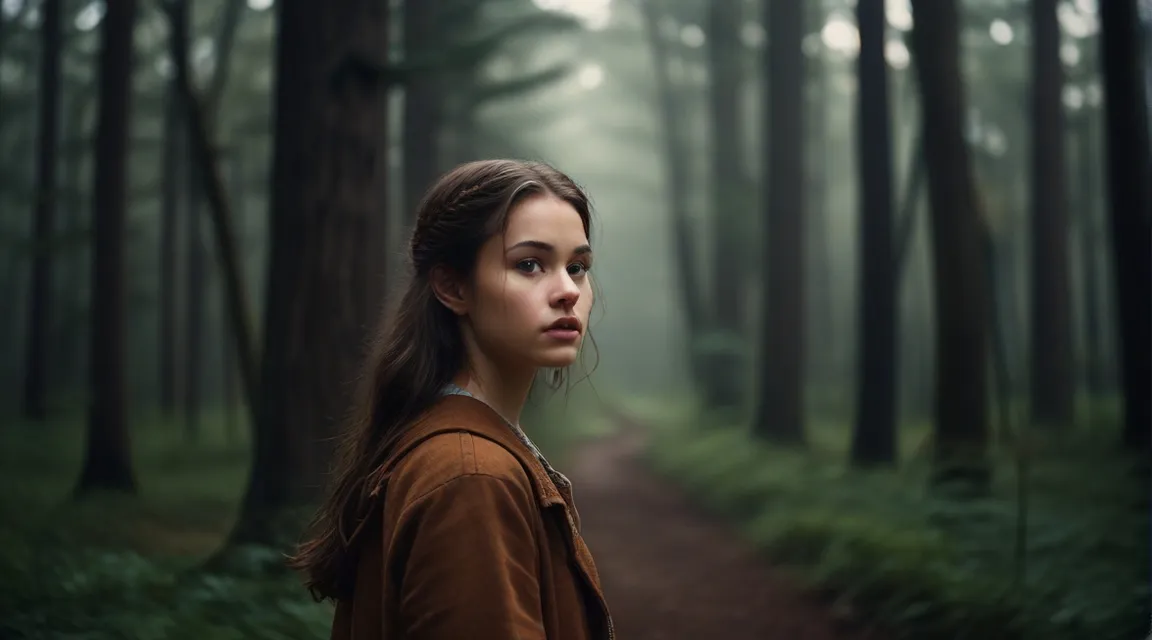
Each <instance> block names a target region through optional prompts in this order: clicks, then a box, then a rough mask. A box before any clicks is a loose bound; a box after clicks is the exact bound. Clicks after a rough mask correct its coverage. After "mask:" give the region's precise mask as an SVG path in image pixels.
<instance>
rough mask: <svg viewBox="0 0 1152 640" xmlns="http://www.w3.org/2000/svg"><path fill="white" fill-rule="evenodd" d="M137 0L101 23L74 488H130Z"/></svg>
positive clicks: (115, 7) (113, 6)
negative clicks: (85, 385) (85, 363)
mask: <svg viewBox="0 0 1152 640" xmlns="http://www.w3.org/2000/svg"><path fill="white" fill-rule="evenodd" d="M135 22H136V2H135V0H120V1H119V2H110V3H108V7H107V10H106V13H105V14H104V19H103V22H102V23H101V25H100V40H101V44H100V67H99V74H100V106H99V109H100V112H99V117H98V118H99V119H98V121H97V125H96V158H95V161H94V162H93V166H94V171H93V180H92V182H93V185H92V189H93V214H94V215H93V218H94V220H93V225H92V230H93V251H92V287H91V300H92V302H91V305H90V306H91V317H92V335H91V349H92V351H91V359H90V361H89V367H90V377H89V384H90V386H91V399H90V402H91V405H90V409H89V413H88V433H87V442H86V447H85V454H84V464H83V467H82V470H81V472H80V478H79V481H78V484H77V487H76V491H77V492H78V493H80V492H84V491H87V490H91V489H115V490H122V491H135V489H136V479H135V475H134V474H133V471H132V459H131V452H130V446H129V436H128V418H127V415H126V411H125V409H126V407H125V405H126V401H125V400H126V399H125V387H124V378H125V375H124V365H125V353H124V351H125V346H124V316H125V296H124V289H125V277H124V275H125V274H124V235H125V217H126V216H125V209H126V204H127V203H126V197H125V195H126V192H127V182H128V176H127V169H128V139H129V123H130V122H131V118H130V112H129V110H130V107H131V93H132V92H131V88H132V58H133V55H132V31H133V27H134V25H135Z"/></svg>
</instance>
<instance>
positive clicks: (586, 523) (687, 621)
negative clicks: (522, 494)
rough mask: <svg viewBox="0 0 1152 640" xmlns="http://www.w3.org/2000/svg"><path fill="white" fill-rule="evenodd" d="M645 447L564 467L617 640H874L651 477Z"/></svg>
mask: <svg viewBox="0 0 1152 640" xmlns="http://www.w3.org/2000/svg"><path fill="white" fill-rule="evenodd" d="M643 438H644V436H643V433H642V432H640V431H638V430H635V429H629V430H628V431H627V432H626V433H623V434H618V435H614V436H612V437H609V438H605V439H602V440H597V441H594V442H590V443H587V444H585V445H584V446H582V447H581V448H580V449H578V450H577V451H576V452H575V453H574V455H573V456H572V457H571V458H570V459H569V461H568V464H567V465H566V466H567V469H566V471H567V472H568V475H569V476H570V477H571V479H572V481H573V485H574V486H575V495H574V497H575V499H576V506H577V508H578V509H579V510H580V517H581V520H582V526H583V529H584V531H583V533H584V537H585V539H586V541H587V542H588V545H589V547H591V549H592V553H593V555H594V556H595V558H596V565H597V568H598V569H599V571H600V576H601V580H602V582H603V583H604V589H605V592H606V596H607V599H608V605H609V607H610V608H611V610H612V615H613V618H614V622H615V625H616V628H617V636H618V638H620V640H658V639H659V640H680V639H685V640H712V639H714V638H715V639H719V638H724V639H725V640H744V639H748V640H752V639H756V640H865V639H867V640H876V637H875V636H871V635H866V634H863V633H861V632H859V631H852V630H850V629H847V628H845V626H844V625H843V624H841V623H838V622H836V621H835V619H834V616H833V615H832V614H831V613H830V612H829V611H828V610H827V609H826V608H825V607H824V606H822V605H821V604H819V603H817V602H814V601H813V600H812V599H811V598H809V597H807V596H805V595H802V594H801V592H800V590H799V589H798V588H797V586H796V585H795V584H794V583H793V582H791V581H790V580H789V579H788V578H786V577H783V576H780V575H777V574H776V573H774V572H773V570H772V568H771V567H770V566H768V565H767V564H766V563H765V562H764V561H763V560H762V559H760V558H758V557H757V556H756V555H755V552H754V550H753V549H752V548H751V546H750V545H749V544H748V543H746V542H744V541H743V540H741V539H740V538H739V537H738V536H737V535H736V534H734V533H733V532H732V531H730V530H729V529H727V528H725V527H724V526H723V525H721V524H719V523H717V522H715V521H714V520H712V519H709V518H708V517H707V516H706V515H704V514H702V513H701V512H700V510H699V509H697V508H694V507H693V506H692V505H691V504H689V503H688V502H687V500H685V499H684V497H683V496H682V494H680V493H679V492H678V491H677V490H676V489H675V488H674V487H672V486H670V485H669V484H667V483H666V482H663V481H661V480H660V479H658V478H657V477H656V476H654V475H653V474H652V473H651V472H649V471H648V470H646V469H645V468H644V466H643V465H642V463H641V462H640V461H639V460H638V459H637V455H638V454H639V452H640V450H641V449H642V447H643Z"/></svg>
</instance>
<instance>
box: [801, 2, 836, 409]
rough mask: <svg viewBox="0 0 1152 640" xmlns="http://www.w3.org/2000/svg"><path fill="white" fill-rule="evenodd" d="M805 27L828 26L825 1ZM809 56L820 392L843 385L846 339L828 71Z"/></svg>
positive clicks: (814, 370) (815, 356)
mask: <svg viewBox="0 0 1152 640" xmlns="http://www.w3.org/2000/svg"><path fill="white" fill-rule="evenodd" d="M805 14H806V15H805V26H806V28H807V32H809V33H811V32H815V33H819V32H820V30H821V29H822V28H823V26H824V22H825V19H826V10H825V9H824V5H823V3H821V2H809V3H806V6H805ZM820 47H821V49H820V51H819V52H818V53H817V54H816V55H813V56H809V57H808V59H807V61H806V62H807V64H806V67H807V68H806V70H805V75H806V80H805V84H806V85H808V86H810V87H811V89H810V90H809V92H808V94H807V96H808V97H807V100H806V101H805V108H806V109H807V110H808V113H809V114H811V117H810V118H808V119H806V121H805V123H806V125H807V130H808V132H807V138H806V142H805V144H806V145H807V147H806V148H807V149H808V157H807V160H806V161H807V165H808V167H807V176H806V182H805V197H806V200H805V203H806V205H807V207H806V212H807V216H806V218H807V222H806V229H805V238H806V239H807V242H808V247H807V248H808V252H809V253H808V256H807V258H808V260H807V264H808V273H809V274H810V280H809V282H810V286H809V287H808V291H809V292H810V294H811V298H810V299H809V300H808V309H807V310H806V311H805V313H807V314H808V316H807V317H809V318H811V319H812V322H811V324H810V326H811V328H812V334H811V335H814V336H819V337H820V341H821V344H823V345H824V346H823V348H821V349H812V350H810V351H809V353H808V361H809V364H810V366H811V372H810V374H809V376H808V379H809V381H811V382H813V383H815V384H817V385H819V387H820V388H823V389H830V388H835V387H836V386H837V385H838V384H839V382H840V378H839V375H840V372H839V371H837V367H836V360H837V359H836V355H837V354H838V353H839V352H840V349H841V343H842V338H841V335H840V333H841V332H839V331H838V330H837V326H836V313H835V306H836V303H835V301H834V300H833V297H834V293H833V290H832V271H833V261H832V255H833V250H832V247H831V246H830V245H831V244H832V242H833V240H832V234H831V233H830V230H829V225H828V201H829V198H828V184H829V178H828V158H829V157H830V153H829V146H830V145H829V141H828V138H829V136H828V96H829V95H830V91H829V86H828V84H829V83H828V71H827V69H826V68H825V53H826V52H825V50H824V46H823V44H821V45H820Z"/></svg>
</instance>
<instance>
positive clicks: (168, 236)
mask: <svg viewBox="0 0 1152 640" xmlns="http://www.w3.org/2000/svg"><path fill="white" fill-rule="evenodd" d="M180 102H181V98H180V93H179V88H178V87H176V83H175V81H173V82H171V83H170V84H169V86H168V89H167V104H166V105H165V107H164V153H163V167H162V169H161V171H162V177H161V180H162V185H161V190H162V195H161V205H160V256H159V258H158V259H159V262H160V283H159V291H157V293H158V294H159V297H160V323H159V324H160V334H159V336H158V338H159V344H158V345H157V349H156V354H157V355H158V356H159V363H158V364H159V367H160V408H161V410H162V411H163V412H164V413H166V414H169V415H172V414H173V413H174V412H175V411H176V388H177V384H178V383H177V366H178V364H177V346H176V345H177V337H176V336H177V332H176V326H177V325H176V309H177V303H176V301H177V297H178V296H179V291H180V289H179V287H178V286H177V279H176V278H177V276H176V272H177V269H176V265H177V264H178V255H179V254H178V252H177V251H176V240H177V226H176V225H177V220H178V219H179V218H180V194H181V191H182V189H181V187H182V186H183V180H181V177H182V176H183V175H184V172H183V171H181V167H182V166H184V165H185V164H186V163H185V162H184V161H183V160H184V158H185V157H186V154H187V149H188V146H187V145H186V144H185V143H184V141H185V140H186V139H187V133H186V130H187V127H184V126H182V124H181V115H180V114H181V106H180Z"/></svg>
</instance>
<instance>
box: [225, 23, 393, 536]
mask: <svg viewBox="0 0 1152 640" xmlns="http://www.w3.org/2000/svg"><path fill="white" fill-rule="evenodd" d="M276 11H277V21H278V33H279V36H278V39H277V45H276V68H277V81H276V94H275V105H276V107H275V109H276V116H275V124H274V134H275V137H274V140H275V143H274V146H275V148H274V152H273V167H272V185H273V190H272V201H271V203H270V204H271V206H270V219H269V236H270V246H269V269H268V273H269V282H268V288H267V294H266V299H265V315H264V319H265V329H264V336H265V342H264V344H265V347H264V349H263V352H262V363H261V377H260V383H261V387H260V393H259V396H258V398H257V402H258V403H259V411H258V415H257V421H256V425H255V427H256V429H255V447H254V454H255V455H254V459H253V464H252V472H251V476H250V478H249V484H248V490H247V493H246V495H245V498H244V504H243V507H242V514H241V518H240V521H239V523H238V524H237V527H236V529H235V530H234V532H233V536H232V542H233V543H244V542H253V541H268V540H269V539H274V538H276V537H277V536H278V534H280V533H282V532H278V531H275V530H270V527H272V526H274V525H273V521H274V520H275V518H272V517H271V516H274V515H275V514H276V513H277V512H279V511H281V510H283V509H285V508H289V507H292V506H294V505H299V504H302V503H305V502H307V501H309V500H311V499H313V498H314V497H316V495H317V493H318V490H319V489H320V487H321V480H322V475H323V472H324V471H325V469H326V464H327V457H328V455H327V454H328V446H327V444H326V443H327V442H328V439H329V438H330V436H332V435H333V433H332V432H333V426H334V421H335V420H337V419H339V418H340V417H342V416H343V415H344V412H345V411H346V398H347V383H348V381H349V380H351V379H352V377H353V376H354V374H355V371H356V368H357V366H358V364H359V360H360V357H361V355H362V354H361V347H362V345H363V344H364V341H365V337H366V336H365V330H366V327H370V326H372V325H373V324H374V322H373V320H374V317H375V316H376V315H377V313H378V312H379V309H380V306H381V302H382V300H383V293H384V285H385V280H384V265H385V260H386V255H387V254H386V252H385V251H382V250H381V247H385V246H387V243H386V238H385V235H386V224H385V218H384V216H383V215H381V211H383V210H384V201H385V177H386V174H387V112H386V106H387V97H388V81H387V78H386V75H387V74H386V70H387V67H386V65H387V59H388V58H387V56H388V15H389V9H388V7H387V5H386V4H383V3H379V2H366V1H364V0H339V1H333V2H330V3H329V4H328V5H326V7H325V10H324V11H317V10H316V7H315V4H314V3H312V2H309V1H308V0H281V1H280V2H278V3H277V4H276Z"/></svg>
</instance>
